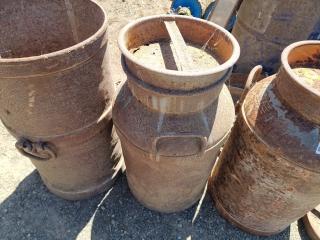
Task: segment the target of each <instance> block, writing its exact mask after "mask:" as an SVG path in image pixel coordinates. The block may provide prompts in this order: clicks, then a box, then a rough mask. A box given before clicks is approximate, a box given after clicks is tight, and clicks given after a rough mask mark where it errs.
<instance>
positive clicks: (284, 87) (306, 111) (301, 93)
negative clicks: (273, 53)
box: [275, 41, 320, 125]
mask: <svg viewBox="0 0 320 240" xmlns="http://www.w3.org/2000/svg"><path fill="white" fill-rule="evenodd" d="M281 61H282V66H281V68H280V70H279V72H278V74H277V77H276V79H275V86H276V89H277V92H278V94H279V97H280V98H281V99H282V100H283V101H284V102H285V103H286V104H287V105H288V106H290V107H291V108H292V109H293V110H294V111H296V112H298V113H299V114H300V115H302V116H303V117H304V118H305V119H307V120H309V121H311V122H313V123H315V124H317V125H320V79H318V80H316V79H315V80H310V81H306V80H305V79H304V78H302V77H299V76H298V75H297V74H296V73H295V72H294V70H293V69H295V68H316V69H320V41H302V42H298V43H295V44H292V45H290V46H289V47H287V48H286V49H285V50H284V51H283V53H282V56H281ZM317 81H318V82H317Z"/></svg>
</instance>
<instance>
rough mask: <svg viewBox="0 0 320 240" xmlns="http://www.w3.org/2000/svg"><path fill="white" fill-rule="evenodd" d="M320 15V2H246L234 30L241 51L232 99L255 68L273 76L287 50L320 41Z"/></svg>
mask: <svg viewBox="0 0 320 240" xmlns="http://www.w3.org/2000/svg"><path fill="white" fill-rule="evenodd" d="M319 13H320V1H319V0H304V1H301V0H287V1H281V0H264V1H261V0H244V1H243V2H242V4H241V7H240V9H239V12H238V16H237V21H236V24H235V26H234V28H233V30H232V34H233V35H234V36H235V37H236V39H237V40H238V41H239V44H240V47H241V56H240V58H239V61H238V62H237V63H236V67H235V68H234V72H235V74H234V75H233V76H232V79H231V80H230V82H231V86H233V88H230V89H231V92H232V96H234V95H235V96H237V95H239V94H241V88H244V85H245V79H246V77H242V75H248V74H249V72H250V70H251V69H252V68H253V67H254V66H256V65H262V66H263V68H264V70H265V71H266V72H267V73H268V74H269V75H271V74H274V73H275V72H276V71H277V70H278V68H279V66H280V64H281V61H280V58H281V52H282V51H283V49H284V48H285V47H286V46H288V45H289V44H291V43H294V42H297V41H302V40H307V39H320V14H319ZM239 91H240V93H238V92H239Z"/></svg>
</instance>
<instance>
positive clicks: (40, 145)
mask: <svg viewBox="0 0 320 240" xmlns="http://www.w3.org/2000/svg"><path fill="white" fill-rule="evenodd" d="M0 25H1V28H0V55H1V58H0V117H1V120H2V122H3V124H4V125H5V126H6V128H7V129H8V130H9V131H10V132H11V133H12V134H13V135H14V136H15V137H16V138H17V144H16V147H17V149H18V150H19V151H20V152H21V153H22V154H23V155H25V156H27V157H29V158H30V159H31V161H32V163H33V164H34V165H35V166H36V168H37V169H38V171H39V173H40V175H41V178H42V180H43V181H44V183H45V184H46V186H47V187H48V188H49V190H50V191H52V192H53V193H55V194H56V195H58V196H60V197H63V198H66V199H70V200H76V199H81V198H87V197H90V196H91V195H94V194H96V193H99V192H101V191H104V190H106V188H107V187H109V186H111V184H112V183H113V181H114V178H115V176H116V174H117V171H118V168H119V164H118V157H119V155H118V154H117V151H116V150H117V149H116V139H113V137H112V122H111V106H112V102H113V99H114V86H113V83H112V81H111V80H110V77H109V67H108V57H107V54H106V53H107V43H108V38H107V33H106V31H107V20H106V13H105V12H104V10H103V9H102V7H101V6H99V5H98V4H97V3H96V2H94V1H91V0H56V1H51V0H42V1H22V0H2V1H1V10H0Z"/></svg>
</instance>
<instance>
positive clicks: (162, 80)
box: [119, 15, 240, 91]
mask: <svg viewBox="0 0 320 240" xmlns="http://www.w3.org/2000/svg"><path fill="white" fill-rule="evenodd" d="M173 20H175V21H176V24H177V26H178V28H179V30H180V32H181V34H182V36H183V38H184V39H185V41H186V42H190V43H193V44H198V45H200V46H204V45H205V46H206V48H207V49H208V50H210V51H212V52H214V53H215V55H217V56H219V61H221V62H222V63H223V64H221V65H220V66H218V67H215V68H212V69H209V70H206V71H201V72H196V71H195V72H192V71H191V73H190V72H188V73H187V72H179V71H173V70H167V69H165V70H159V69H155V68H151V67H149V66H147V65H146V64H145V63H143V61H136V60H135V59H134V57H133V56H132V54H131V53H130V52H129V50H128V49H132V48H135V47H139V46H141V44H143V43H146V42H148V43H150V42H155V41H158V40H159V39H161V40H164V39H169V35H168V32H167V30H166V27H165V25H164V24H163V22H164V21H173ZM119 46H120V49H121V52H122V53H123V54H124V56H125V61H126V64H127V67H128V68H129V69H130V72H131V73H132V74H133V75H135V76H136V77H137V78H139V79H141V80H143V81H145V82H146V83H148V84H150V85H153V86H155V87H159V88H162V89H168V90H186V91H187V90H189V91H190V90H194V89H201V88H205V87H208V86H210V85H212V84H213V83H214V82H216V81H218V80H220V79H221V78H224V77H226V75H227V74H228V72H229V70H230V69H231V68H232V66H233V65H234V63H235V62H236V61H237V59H238V58H239V55H240V48H239V45H238V43H237V41H236V39H235V38H234V37H233V36H232V35H231V34H230V33H229V32H228V31H227V30H225V29H224V28H222V27H220V26H218V25H216V24H213V23H211V22H208V21H205V20H200V19H196V18H190V17H185V16H177V15H175V16H174V15H158V16H151V17H145V18H141V19H139V20H137V21H134V22H132V23H130V24H128V25H127V26H126V27H124V28H123V29H122V30H121V32H120V35H119ZM182 78H183V79H184V81H181V79H182ZM195 83H196V84H195Z"/></svg>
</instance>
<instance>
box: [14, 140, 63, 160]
mask: <svg viewBox="0 0 320 240" xmlns="http://www.w3.org/2000/svg"><path fill="white" fill-rule="evenodd" d="M15 147H16V148H17V150H18V151H19V152H20V153H21V154H22V155H23V156H25V157H28V158H30V159H32V160H37V161H48V160H52V159H55V158H56V157H57V154H56V153H55V152H54V150H53V149H52V147H51V146H50V144H49V143H47V142H32V141H30V140H28V139H26V138H21V139H19V141H18V142H17V143H16V144H15Z"/></svg>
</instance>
